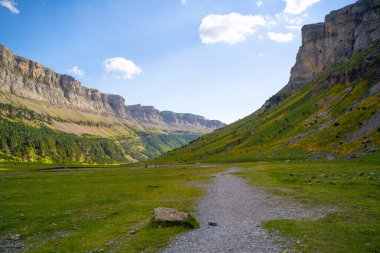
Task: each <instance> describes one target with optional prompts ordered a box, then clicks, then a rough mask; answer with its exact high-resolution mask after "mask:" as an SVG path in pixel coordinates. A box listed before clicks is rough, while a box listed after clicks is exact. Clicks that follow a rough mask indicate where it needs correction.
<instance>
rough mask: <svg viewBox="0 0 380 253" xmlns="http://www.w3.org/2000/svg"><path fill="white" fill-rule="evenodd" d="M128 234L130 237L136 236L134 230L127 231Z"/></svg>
mask: <svg viewBox="0 0 380 253" xmlns="http://www.w3.org/2000/svg"><path fill="white" fill-rule="evenodd" d="M128 234H130V235H134V234H136V231H134V230H132V231H129V232H128Z"/></svg>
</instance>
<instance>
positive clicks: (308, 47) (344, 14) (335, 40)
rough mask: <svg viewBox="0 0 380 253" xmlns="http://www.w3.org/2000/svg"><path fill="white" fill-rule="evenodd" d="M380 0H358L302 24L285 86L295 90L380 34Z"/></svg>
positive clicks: (362, 47)
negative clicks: (298, 46) (300, 37)
mask: <svg viewBox="0 0 380 253" xmlns="http://www.w3.org/2000/svg"><path fill="white" fill-rule="evenodd" d="M379 20H380V0H359V1H357V2H356V3H355V4H352V5H349V6H346V7H344V8H342V9H339V10H336V11H332V12H331V13H330V14H329V15H327V16H326V18H325V22H324V23H318V24H311V25H306V26H304V27H303V28H302V46H301V48H300V49H299V52H298V54H297V60H296V64H295V65H294V67H293V68H292V70H291V77H290V80H289V83H288V85H287V86H286V87H285V89H284V90H288V91H289V90H290V91H292V92H295V91H297V90H298V89H299V88H301V87H303V85H304V84H306V83H307V82H309V81H311V80H312V79H313V77H315V76H316V75H317V74H319V73H321V72H322V71H324V70H326V69H327V68H328V67H330V66H331V65H332V64H333V63H337V62H342V61H345V60H347V59H348V58H349V57H351V56H352V55H353V54H354V53H355V52H357V51H359V50H361V49H364V48H366V47H368V46H369V45H370V44H371V43H373V42H374V41H375V40H377V39H379V38H380V22H379Z"/></svg>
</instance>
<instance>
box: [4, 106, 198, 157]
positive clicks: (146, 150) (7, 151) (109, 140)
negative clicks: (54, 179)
mask: <svg viewBox="0 0 380 253" xmlns="http://www.w3.org/2000/svg"><path fill="white" fill-rule="evenodd" d="M0 118H1V120H0V161H24V162H39V163H60V164H73V163H88V164H94V163H96V164H104V163H127V162H134V161H142V160H147V159H152V158H154V157H157V156H159V155H160V154H162V153H164V152H167V151H169V150H171V149H173V148H178V147H181V146H183V145H185V144H186V143H188V142H190V141H192V140H194V139H196V138H198V137H199V135H197V134H192V133H186V132H173V133H164V132H159V131H156V132H154V131H147V130H145V131H144V130H143V129H139V128H136V127H135V128H133V127H130V126H129V125H128V122H116V123H115V122H102V121H101V120H99V122H92V121H85V120H83V119H82V121H69V120H65V122H64V123H66V124H73V127H75V128H80V127H81V126H85V127H87V128H93V129H95V130H97V131H99V132H100V133H101V130H102V128H105V129H106V128H109V131H111V132H112V131H113V132H116V133H117V134H116V135H115V136H108V137H104V136H100V135H89V134H80V135H79V134H74V133H70V132H63V131H59V130H57V129H54V128H53V127H52V126H53V124H52V122H57V121H59V120H60V121H62V118H58V117H51V116H49V115H47V114H39V113H37V112H35V111H33V110H30V109H27V108H25V107H21V106H14V105H11V104H2V103H0ZM118 128H119V132H118V131H117V130H118Z"/></svg>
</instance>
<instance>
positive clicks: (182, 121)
mask: <svg viewBox="0 0 380 253" xmlns="http://www.w3.org/2000/svg"><path fill="white" fill-rule="evenodd" d="M0 117H1V118H2V121H1V122H0V130H1V132H0V133H1V136H0V137H1V139H0V144H1V145H0V159H6V160H20V161H22V160H28V161H31V160H32V161H45V162H61V163H65V162H69V163H73V162H81V163H103V162H128V161H130V162H132V161H140V160H146V159H150V158H154V157H156V156H158V155H161V154H162V153H164V152H167V151H169V150H171V149H173V148H178V147H181V146H182V145H185V144H187V143H188V142H189V141H192V140H195V139H196V138H198V137H199V136H201V135H202V134H205V133H209V132H211V131H213V130H215V129H217V128H220V127H223V126H224V125H225V124H223V123H222V122H220V121H215V120H207V119H205V118H204V117H202V116H198V115H193V114H181V113H174V112H168V111H164V112H159V111H158V110H156V109H154V107H148V106H140V105H138V106H136V105H135V106H126V105H125V100H124V98H123V97H121V96H119V95H112V94H104V93H101V92H99V91H98V90H96V89H89V88H86V87H83V86H82V85H81V83H80V82H79V81H77V80H75V79H74V78H73V77H71V76H68V75H61V74H58V73H55V72H54V71H53V70H51V69H49V68H46V67H44V66H42V65H41V64H39V63H36V62H33V61H31V60H28V59H25V58H23V57H20V56H16V55H14V54H13V53H12V52H11V50H10V49H8V48H7V47H5V46H3V45H0ZM71 149H73V150H71Z"/></svg>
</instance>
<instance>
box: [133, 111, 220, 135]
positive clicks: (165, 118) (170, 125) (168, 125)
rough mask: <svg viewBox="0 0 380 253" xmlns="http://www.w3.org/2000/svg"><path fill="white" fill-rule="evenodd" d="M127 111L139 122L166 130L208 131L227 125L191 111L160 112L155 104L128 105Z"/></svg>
mask: <svg viewBox="0 0 380 253" xmlns="http://www.w3.org/2000/svg"><path fill="white" fill-rule="evenodd" d="M127 111H128V112H129V113H130V115H131V116H132V118H133V119H135V120H136V121H137V122H138V123H139V124H141V125H143V126H145V127H146V128H151V129H155V128H156V126H157V125H158V126H161V128H163V129H166V130H174V131H184V130H186V131H189V132H195V133H198V132H199V133H208V132H210V130H215V129H218V128H221V127H224V126H225V124H224V123H222V122H220V121H218V120H207V119H205V118H204V117H202V116H198V115H194V114H190V113H175V112H171V111H162V112H160V111H159V110H157V109H156V108H154V107H153V106H142V105H128V106H127Z"/></svg>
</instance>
